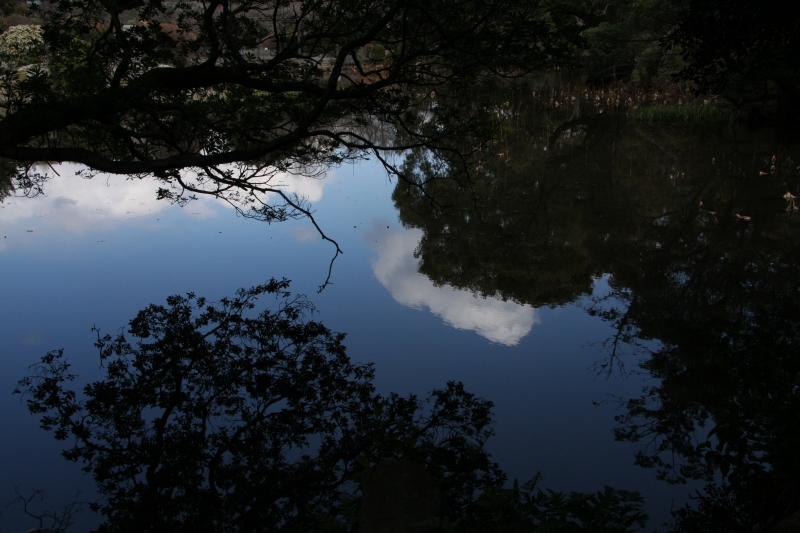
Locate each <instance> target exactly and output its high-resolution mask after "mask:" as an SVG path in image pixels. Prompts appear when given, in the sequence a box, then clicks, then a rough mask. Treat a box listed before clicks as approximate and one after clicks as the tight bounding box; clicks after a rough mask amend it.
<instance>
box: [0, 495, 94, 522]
mask: <svg viewBox="0 0 800 533" xmlns="http://www.w3.org/2000/svg"><path fill="white" fill-rule="evenodd" d="M14 492H15V493H16V494H17V497H16V498H15V499H14V501H13V502H11V503H10V504H9V505H8V506H6V507H7V508H8V507H10V506H12V505H16V506H18V507H19V508H20V509H21V510H22V512H23V513H25V514H26V515H27V516H29V517H30V518H33V519H34V520H35V521H36V522H37V527H38V528H39V529H40V530H41V531H51V532H52V533H66V531H67V529H69V527H70V526H72V525H73V524H74V523H75V515H76V514H77V513H80V512H81V511H82V510H83V509H82V507H83V503H82V502H79V501H78V499H77V497H76V499H75V501H73V502H72V503H69V504H67V505H65V506H64V507H62V508H61V510H59V511H37V510H36V509H35V508H34V507H35V503H36V502H38V503H41V502H42V501H43V500H44V491H43V490H31V491H30V492H29V493H28V494H22V493H21V492H20V491H19V489H18V488H17V489H14ZM34 531H35V530H34Z"/></svg>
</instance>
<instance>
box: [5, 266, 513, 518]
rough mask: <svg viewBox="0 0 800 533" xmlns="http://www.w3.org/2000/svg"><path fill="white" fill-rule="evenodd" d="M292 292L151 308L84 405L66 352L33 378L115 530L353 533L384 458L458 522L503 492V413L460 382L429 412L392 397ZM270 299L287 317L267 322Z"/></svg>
mask: <svg viewBox="0 0 800 533" xmlns="http://www.w3.org/2000/svg"><path fill="white" fill-rule="evenodd" d="M287 285H288V282H286V281H272V282H270V283H268V284H266V285H262V286H258V287H254V288H251V289H249V290H240V291H239V292H238V293H237V295H236V297H234V298H226V299H222V300H221V301H219V302H217V303H209V302H207V301H206V300H205V299H203V298H199V297H195V296H194V295H192V294H189V295H187V296H173V297H170V298H169V299H168V300H167V305H166V306H161V305H151V306H149V307H148V308H146V309H144V310H142V311H141V312H140V313H139V314H138V315H137V316H136V318H134V319H133V320H132V321H131V322H130V328H129V330H128V334H127V335H124V334H120V335H119V336H116V337H111V336H102V337H99V339H98V341H97V347H98V349H99V350H100V356H101V360H102V361H103V364H104V365H105V368H106V373H107V376H106V378H105V379H104V380H102V381H97V382H94V383H91V384H89V385H87V386H86V387H85V388H84V390H83V394H82V395H79V394H77V393H76V392H74V391H72V390H69V389H68V388H67V385H68V384H69V382H71V381H72V380H74V379H75V376H74V375H72V374H70V371H69V363H68V362H67V361H66V360H65V359H64V357H63V353H62V352H61V351H55V352H51V353H49V354H48V355H47V356H46V357H45V358H43V360H42V362H41V363H40V364H37V365H35V366H34V367H32V368H33V373H32V375H31V376H30V377H29V378H26V379H24V380H23V381H22V382H21V384H20V390H24V391H25V392H26V396H27V397H28V406H29V408H30V410H31V412H33V413H37V414H41V416H42V418H41V422H42V426H43V427H44V428H45V429H48V430H52V431H53V432H54V434H55V436H56V438H57V439H60V440H67V439H69V440H73V442H74V444H73V445H72V446H70V447H69V448H67V449H66V450H65V451H64V456H65V457H66V458H67V459H69V460H72V461H79V462H81V463H83V465H84V470H86V471H87V472H90V473H91V474H92V476H93V477H94V479H95V481H96V482H97V485H98V488H99V490H100V492H101V494H103V496H104V497H105V501H103V502H102V503H100V504H98V506H97V507H98V509H99V511H100V512H101V513H102V514H103V515H104V516H105V518H106V522H105V524H104V526H103V530H104V531H129V530H132V529H135V530H138V531H155V530H159V531H164V530H165V529H170V530H180V531H220V530H230V531H268V530H275V529H282V530H304V531H305V530H309V529H304V528H311V529H315V528H319V529H324V527H323V526H324V525H325V524H326V523H328V526H329V527H332V528H335V527H336V525H337V524H338V525H339V527H343V526H344V525H345V518H346V516H344V510H343V509H342V505H343V503H342V502H343V501H345V500H343V499H342V498H343V497H352V496H354V495H355V491H356V489H357V485H356V484H355V483H354V482H353V480H352V479H353V477H354V475H355V474H357V473H358V472H361V471H363V470H364V469H365V468H367V467H369V466H370V465H373V464H375V462H376V461H378V460H379V459H380V458H382V457H391V456H412V455H413V457H414V458H415V459H416V460H418V461H421V462H423V463H425V464H426V465H427V466H428V469H429V470H430V471H431V472H433V473H435V475H436V477H437V478H438V479H439V480H440V481H441V483H442V486H443V488H444V489H445V492H446V493H447V494H448V496H449V498H448V500H449V502H450V504H451V505H452V506H453V509H452V512H453V513H454V514H455V513H456V511H457V510H458V509H459V506H463V505H465V504H466V503H467V502H468V501H469V500H470V499H471V497H472V493H473V492H475V491H476V490H477V489H480V488H483V487H486V486H489V485H495V484H497V483H501V482H502V481H503V475H502V473H501V472H500V471H499V470H498V468H497V466H496V465H495V464H494V463H492V462H491V461H490V459H489V455H488V453H487V452H486V451H485V450H484V449H483V444H484V442H485V441H486V439H487V438H488V437H489V436H490V435H491V434H492V429H491V428H490V426H489V424H490V421H491V407H492V404H491V402H488V401H484V400H481V399H479V398H476V397H475V396H473V395H471V394H469V393H467V392H466V391H464V389H463V387H462V386H461V385H460V384H457V383H450V384H449V385H448V386H447V387H446V388H445V389H442V390H437V391H434V392H433V393H432V395H431V396H430V397H429V398H427V399H425V400H418V399H417V398H416V397H414V396H411V397H406V398H401V397H399V396H396V395H391V396H389V397H382V396H379V395H376V394H375V391H374V387H373V385H372V383H371V380H372V377H373V369H372V367H371V365H359V364H354V363H352V362H351V361H350V360H349V358H348V357H347V355H346V353H345V348H344V345H343V344H342V341H343V339H344V335H342V334H335V333H332V332H331V331H330V330H328V329H327V328H325V327H324V326H323V325H322V324H320V323H318V322H314V321H310V320H304V315H305V314H307V313H309V312H311V310H312V308H311V305H310V304H309V302H308V301H306V300H305V299H303V298H298V297H294V298H292V297H290V295H289V294H288V292H286V288H287ZM269 294H272V295H275V296H277V298H278V302H279V305H278V306H277V308H276V309H275V310H266V311H263V312H261V313H259V314H255V313H251V312H250V311H251V310H252V309H253V307H254V305H255V300H256V298H258V297H259V296H264V295H269ZM129 338H130V339H135V341H134V340H129ZM339 522H342V523H339ZM325 527H327V526H325Z"/></svg>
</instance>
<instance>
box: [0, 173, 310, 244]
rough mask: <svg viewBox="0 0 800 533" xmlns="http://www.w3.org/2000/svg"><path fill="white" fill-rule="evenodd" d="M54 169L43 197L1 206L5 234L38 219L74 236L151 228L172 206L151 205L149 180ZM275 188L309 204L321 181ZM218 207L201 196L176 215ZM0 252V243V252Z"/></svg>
mask: <svg viewBox="0 0 800 533" xmlns="http://www.w3.org/2000/svg"><path fill="white" fill-rule="evenodd" d="M53 168H54V170H55V171H56V172H58V174H59V175H58V176H55V177H53V178H52V179H50V180H49V181H47V182H46V183H45V184H44V194H43V195H40V196H38V197H35V198H24V197H11V198H6V199H5V200H4V201H3V202H2V203H0V224H1V225H2V228H3V229H4V230H5V231H6V232H10V231H14V230H17V231H24V230H25V229H26V228H29V227H30V226H32V225H36V224H35V223H37V222H38V220H41V219H45V220H46V221H47V223H48V224H52V225H55V226H57V227H60V228H63V229H65V230H67V231H70V232H73V233H83V232H86V231H108V230H111V229H113V228H114V227H116V226H118V225H119V224H121V223H126V222H135V221H136V220H137V219H143V220H144V219H145V217H147V220H148V222H149V223H150V224H153V223H154V222H155V221H154V219H153V218H152V217H153V216H156V215H158V214H159V213H161V212H163V211H165V210H167V209H169V208H171V207H172V206H171V205H170V204H169V202H167V201H164V200H161V201H159V200H156V190H157V189H158V183H157V182H156V181H155V180H154V179H151V178H144V179H126V178H125V176H109V175H104V174H98V175H96V176H95V177H93V178H92V179H85V178H82V177H80V176H76V175H75V174H76V172H77V171H79V170H81V169H82V168H84V167H82V166H80V165H77V164H73V163H63V164H60V165H55V166H54V167H53ZM45 170H46V171H47V173H48V174H50V175H52V171H51V170H50V169H49V168H44V169H42V171H43V172H44V171H45ZM274 184H275V185H276V186H277V187H281V188H282V189H283V190H284V191H286V192H287V193H289V194H297V195H298V196H300V197H303V198H305V199H306V200H308V201H310V202H317V201H319V200H320V199H322V194H323V188H324V185H323V180H322V179H317V178H303V177H297V176H293V175H278V176H276V178H275V180H274ZM221 206H228V204H227V203H225V202H223V201H221V200H218V199H215V198H211V197H202V196H200V197H198V199H197V200H196V201H192V202H189V204H187V205H186V206H185V207H184V208H183V209H182V210H181V213H182V214H184V215H185V216H190V217H201V218H206V217H213V216H216V214H217V213H218V212H219V211H220V207H221ZM23 226H24V228H23ZM2 247H3V246H2V243H0V249H2Z"/></svg>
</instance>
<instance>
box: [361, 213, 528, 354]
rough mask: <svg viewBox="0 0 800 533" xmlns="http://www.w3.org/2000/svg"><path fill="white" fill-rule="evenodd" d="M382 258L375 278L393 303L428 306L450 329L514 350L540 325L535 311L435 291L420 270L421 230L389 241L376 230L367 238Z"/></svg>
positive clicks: (469, 295)
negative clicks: (416, 254) (378, 237)
mask: <svg viewBox="0 0 800 533" xmlns="http://www.w3.org/2000/svg"><path fill="white" fill-rule="evenodd" d="M374 235H381V236H382V239H381V241H380V243H376V244H373V246H372V248H373V249H374V250H375V252H377V254H378V258H377V259H375V260H374V261H373V262H372V270H373V271H374V272H375V276H376V277H377V278H378V280H379V281H380V282H381V284H383V286H384V287H386V288H387V289H388V290H389V292H390V293H392V297H394V299H395V300H396V301H397V302H399V303H401V304H403V305H407V306H409V307H413V308H415V309H418V308H421V307H427V308H428V309H430V310H431V312H432V313H433V314H435V315H437V316H440V317H442V319H443V320H444V321H445V323H446V324H448V325H450V326H453V327H454V328H458V329H466V330H473V331H475V332H476V333H478V335H480V336H482V337H485V338H487V339H489V340H490V341H492V342H497V343H499V344H504V345H506V346H514V345H516V344H518V343H519V341H520V339H522V337H524V336H525V335H527V334H528V332H530V330H531V328H532V327H533V326H534V324H538V323H540V318H539V316H538V315H537V312H536V309H534V308H533V307H531V306H529V305H520V304H517V303H514V302H511V301H505V302H504V301H503V300H501V299H499V298H481V297H479V296H475V295H473V294H472V293H471V292H469V291H464V290H459V289H456V288H454V287H451V286H450V285H445V286H443V287H436V286H435V285H434V284H433V282H431V280H430V279H428V277H427V276H425V275H423V274H420V273H419V272H418V271H417V263H418V260H417V258H415V257H414V250H415V249H416V247H417V244H418V243H419V240H420V238H421V237H422V231H421V230H418V229H413V230H410V231H393V232H391V233H390V234H389V235H388V236H386V235H384V234H381V232H378V231H374V232H373V233H372V234H369V235H367V239H368V240H369V241H374V240H375V239H374V238H372V237H373V236H374Z"/></svg>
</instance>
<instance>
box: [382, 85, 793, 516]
mask: <svg viewBox="0 0 800 533" xmlns="http://www.w3.org/2000/svg"><path fill="white" fill-rule="evenodd" d="M573 96H575V98H573ZM559 100H560V101H561V102H562V105H560V106H556V105H555V102H556V101H559ZM496 101H497V102H498V104H497V112H498V113H499V114H502V115H503V117H504V127H503V130H502V135H501V136H500V137H499V138H498V139H497V140H496V141H495V143H494V144H491V145H488V146H486V147H485V148H484V149H483V156H484V157H483V161H482V163H481V165H480V166H479V167H478V168H476V169H475V172H474V173H472V174H470V175H466V174H464V173H460V172H458V171H447V170H445V171H443V170H442V169H435V172H434V169H431V168H429V167H426V164H425V158H424V157H422V156H421V155H416V156H414V157H411V158H409V160H408V161H407V163H406V169H405V170H406V173H405V177H406V181H400V182H399V183H398V185H397V187H396V189H395V191H394V200H395V204H396V205H397V207H398V209H399V210H400V217H401V220H402V221H403V223H404V224H405V225H407V226H409V227H415V228H419V229H421V230H422V231H423V236H422V238H421V240H420V243H419V245H418V248H417V250H416V254H417V256H418V258H419V270H420V272H422V273H424V274H426V275H427V276H429V277H430V278H431V279H432V280H433V281H434V282H435V283H437V284H450V285H453V286H456V287H459V288H464V289H469V290H472V291H473V292H475V293H477V294H481V295H484V296H489V295H492V296H494V295H499V296H502V297H503V298H508V299H511V300H514V301H517V302H520V303H528V304H532V305H534V306H543V305H549V306H555V305H563V304H565V303H568V302H571V301H574V300H576V299H577V298H579V297H581V296H586V297H588V296H589V295H590V294H591V293H592V285H593V281H594V280H595V279H596V278H597V277H599V276H601V275H608V280H609V284H610V287H611V291H610V293H609V294H606V295H595V296H593V297H591V298H589V299H587V300H585V301H586V302H588V304H587V309H588V311H589V312H590V313H592V314H597V315H599V316H601V317H603V318H604V319H606V320H608V321H609V322H610V323H611V324H612V325H613V326H614V327H615V329H616V334H615V335H614V336H613V337H612V338H611V339H609V341H608V342H607V348H608V350H609V351H608V353H609V356H608V359H607V360H606V361H605V362H604V363H602V364H601V365H600V368H601V370H602V371H605V372H613V371H614V369H615V368H618V365H619V364H623V365H624V362H625V361H624V358H622V357H621V355H622V353H623V352H625V351H630V350H634V351H639V350H644V349H645V347H650V348H649V349H652V346H653V345H654V343H652V342H648V341H652V340H657V341H659V342H658V343H656V344H657V345H658V346H660V347H659V348H658V349H656V350H655V351H652V352H648V351H645V352H643V353H645V354H647V355H648V357H647V358H646V361H645V362H644V363H643V364H642V368H643V369H644V370H646V371H648V372H650V373H651V374H652V376H653V377H656V378H658V381H657V382H656V383H658V385H655V386H653V387H650V388H647V389H646V390H645V391H644V393H643V396H642V397H641V398H636V399H632V400H630V401H628V402H625V406H626V408H627V409H626V413H625V414H624V415H621V416H619V417H618V421H619V422H620V426H619V427H618V428H617V431H616V436H617V438H618V439H621V440H629V441H634V442H638V443H640V445H641V448H640V451H639V453H638V454H637V457H636V461H637V462H638V463H639V464H641V465H642V466H645V467H655V468H657V469H658V475H659V476H660V477H662V478H664V479H666V480H669V481H673V482H680V481H683V480H685V479H689V478H691V479H703V480H707V481H708V482H709V483H711V482H713V481H714V480H716V481H717V484H716V485H714V484H712V485H709V487H707V490H706V491H705V492H704V494H702V495H700V496H699V497H698V500H697V501H696V502H694V506H693V507H692V508H687V509H683V510H680V511H678V512H677V514H676V517H677V518H678V522H677V526H676V528H677V530H679V531H768V530H769V529H771V528H772V527H774V526H775V524H777V523H778V522H779V521H780V520H781V519H783V518H784V517H786V516H787V515H789V514H791V513H794V512H796V511H797V510H798V509H800V492H799V491H798V489H799V488H800V487H798V482H797V478H798V474H799V473H800V463H798V460H797V454H796V452H793V450H796V449H798V448H800V418H798V413H800V403H799V402H800V400H798V394H797V391H798V390H800V377H799V376H800V358H798V356H797V346H798V344H800V327H799V326H798V324H800V308H799V307H798V305H797V298H798V295H800V271H799V270H798V266H797V261H796V260H795V255H796V253H797V251H798V250H800V234H799V233H798V232H800V227H798V225H797V224H796V222H797V216H796V211H797V209H796V205H795V199H794V196H795V195H796V194H798V177H799V175H798V168H797V166H798V161H796V159H795V158H796V157H797V156H798V155H800V152H798V149H800V143H798V142H797V140H796V139H793V138H791V137H789V136H788V135H787V134H784V133H781V132H777V131H774V130H760V131H746V130H744V129H742V128H740V127H734V126H724V127H713V128H708V127H705V128H704V127H702V126H699V125H695V126H694V127H683V128H666V127H658V126H653V125H649V124H642V123H641V122H637V121H635V120H632V119H629V117H628V116H627V115H626V113H625V109H624V108H618V109H613V108H608V107H607V108H605V109H602V110H600V111H598V110H597V109H596V108H595V109H589V110H587V108H586V105H585V104H586V102H587V98H586V97H585V95H582V94H581V93H580V92H579V91H574V92H573V95H570V94H569V91H565V89H564V88H563V87H561V86H556V88H552V86H551V87H549V88H548V87H542V86H538V87H537V86H532V85H519V86H516V87H514V88H512V89H504V90H499V89H498V90H497V92H496ZM565 104H566V105H565ZM640 353H641V352H640Z"/></svg>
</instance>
